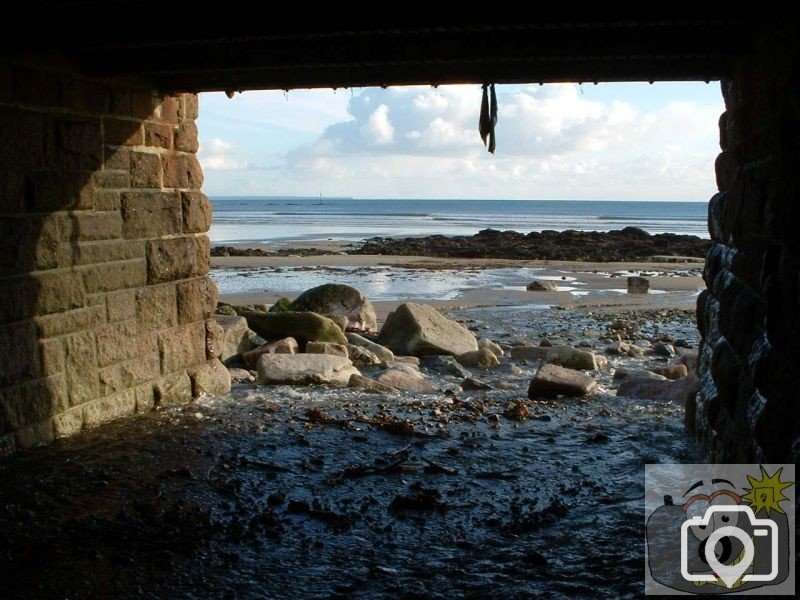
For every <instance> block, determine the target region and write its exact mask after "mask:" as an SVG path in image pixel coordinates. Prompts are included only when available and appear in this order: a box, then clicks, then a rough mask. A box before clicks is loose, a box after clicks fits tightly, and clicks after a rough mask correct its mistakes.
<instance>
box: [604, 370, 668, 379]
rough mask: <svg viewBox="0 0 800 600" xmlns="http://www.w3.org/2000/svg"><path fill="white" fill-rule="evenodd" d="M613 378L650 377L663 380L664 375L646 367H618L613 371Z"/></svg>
mask: <svg viewBox="0 0 800 600" xmlns="http://www.w3.org/2000/svg"><path fill="white" fill-rule="evenodd" d="M614 379H651V380H654V381H664V380H665V379H666V377H664V376H663V375H659V374H658V373H653V372H652V371H648V370H647V369H627V368H625V367H620V368H618V369H617V370H616V371H614Z"/></svg>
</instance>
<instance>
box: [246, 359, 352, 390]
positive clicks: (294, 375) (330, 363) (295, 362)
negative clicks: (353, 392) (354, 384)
mask: <svg viewBox="0 0 800 600" xmlns="http://www.w3.org/2000/svg"><path fill="white" fill-rule="evenodd" d="M256 371H257V372H258V382H259V383H261V384H264V385H278V384H286V385H313V384H328V385H336V386H346V385H347V384H348V382H349V381H350V377H351V376H352V375H354V374H355V375H360V373H359V371H358V369H356V368H355V367H354V366H353V363H352V362H350V359H348V358H345V357H343V356H333V355H330V354H264V355H262V356H261V358H259V359H258V365H257V366H256Z"/></svg>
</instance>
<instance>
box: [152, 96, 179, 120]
mask: <svg viewBox="0 0 800 600" xmlns="http://www.w3.org/2000/svg"><path fill="white" fill-rule="evenodd" d="M178 100H179V99H178V97H177V96H164V98H162V99H161V101H160V102H157V103H156V105H155V107H154V109H153V116H154V117H155V118H156V119H159V120H160V121H162V122H163V123H169V124H171V125H176V124H177V123H178V105H179V103H178Z"/></svg>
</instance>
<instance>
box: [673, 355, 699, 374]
mask: <svg viewBox="0 0 800 600" xmlns="http://www.w3.org/2000/svg"><path fill="white" fill-rule="evenodd" d="M697 356H698V354H697V350H689V351H687V352H683V353H682V354H681V355H680V356H679V357H678V358H675V359H673V360H671V361H670V363H674V364H676V365H685V366H686V369H687V370H688V371H689V372H690V373H691V372H693V371H695V370H696V369H697Z"/></svg>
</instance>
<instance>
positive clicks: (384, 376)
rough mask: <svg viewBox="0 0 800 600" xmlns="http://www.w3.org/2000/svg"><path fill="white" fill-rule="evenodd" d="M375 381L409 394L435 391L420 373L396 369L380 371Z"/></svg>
mask: <svg viewBox="0 0 800 600" xmlns="http://www.w3.org/2000/svg"><path fill="white" fill-rule="evenodd" d="M375 380H376V381H378V382H380V383H383V384H385V385H388V386H391V387H393V388H395V389H397V390H405V391H409V392H432V391H434V390H435V389H436V387H435V386H433V385H432V384H431V383H430V382H429V381H427V380H426V379H425V378H424V377H423V376H422V375H421V374H420V373H418V372H417V373H414V372H409V371H408V370H406V369H399V368H397V367H395V368H391V369H387V370H385V371H382V372H381V373H380V374H379V375H378V376H377V377H376V378H375Z"/></svg>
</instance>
